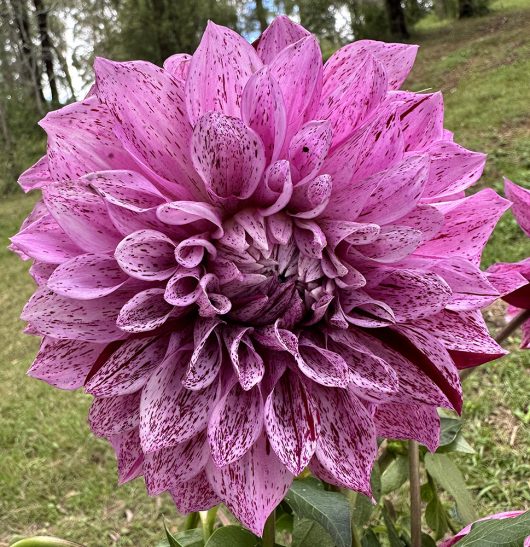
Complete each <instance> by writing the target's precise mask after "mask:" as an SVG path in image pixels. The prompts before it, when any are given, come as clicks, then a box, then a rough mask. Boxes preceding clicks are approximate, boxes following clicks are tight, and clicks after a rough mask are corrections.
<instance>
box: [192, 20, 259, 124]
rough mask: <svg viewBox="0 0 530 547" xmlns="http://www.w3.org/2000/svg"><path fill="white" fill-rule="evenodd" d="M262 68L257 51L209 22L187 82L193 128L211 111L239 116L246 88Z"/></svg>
mask: <svg viewBox="0 0 530 547" xmlns="http://www.w3.org/2000/svg"><path fill="white" fill-rule="evenodd" d="M261 66H262V62H261V61H260V59H259V57H258V56H257V54H256V51H255V50H254V48H253V47H252V46H251V45H250V44H249V43H248V42H247V41H246V40H245V39H244V38H243V37H241V36H239V34H236V33H235V32H234V31H233V30H230V29H228V28H226V27H223V26H220V25H216V24H215V23H212V22H211V21H209V22H208V25H207V27H206V30H205V31H204V34H203V36H202V40H201V43H200V44H199V47H198V48H197V50H196V51H195V53H194V54H193V57H192V59H191V64H190V68H189V74H188V78H187V80H186V108H187V110H188V115H189V118H190V120H191V123H192V124H193V125H195V124H196V123H197V121H198V120H199V118H200V117H201V116H202V115H203V114H205V113H206V112H211V111H217V112H223V113H224V114H227V115H228V116H239V112H240V107H241V96H242V94H243V89H244V87H245V84H246V83H247V81H248V79H249V78H250V76H252V74H253V73H254V72H256V71H257V70H259V69H260V68H261ZM205 82H208V84H207V85H205Z"/></svg>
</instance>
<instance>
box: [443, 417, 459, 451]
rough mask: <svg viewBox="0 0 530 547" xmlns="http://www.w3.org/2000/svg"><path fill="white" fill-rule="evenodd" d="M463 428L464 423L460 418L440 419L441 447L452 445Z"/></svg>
mask: <svg viewBox="0 0 530 547" xmlns="http://www.w3.org/2000/svg"><path fill="white" fill-rule="evenodd" d="M461 427H462V422H461V421H460V419H459V418H449V417H445V416H442V417H441V418H440V446H446V445H448V444H451V443H452V442H453V441H454V440H455V439H456V436H457V435H458V433H459V432H460V428H461Z"/></svg>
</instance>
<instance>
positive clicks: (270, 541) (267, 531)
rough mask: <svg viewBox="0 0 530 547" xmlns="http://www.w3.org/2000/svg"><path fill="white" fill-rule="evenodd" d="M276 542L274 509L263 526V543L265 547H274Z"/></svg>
mask: <svg viewBox="0 0 530 547" xmlns="http://www.w3.org/2000/svg"><path fill="white" fill-rule="evenodd" d="M275 543H276V511H273V512H272V513H271V514H270V515H269V518H268V519H267V520H266V522H265V527H264V528H263V539H262V540H261V544H262V546H263V547H274V544H275Z"/></svg>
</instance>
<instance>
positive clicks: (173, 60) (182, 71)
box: [163, 53, 191, 81]
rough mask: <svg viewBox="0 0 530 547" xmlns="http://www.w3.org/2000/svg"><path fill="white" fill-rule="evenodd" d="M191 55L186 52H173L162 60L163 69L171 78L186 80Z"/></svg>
mask: <svg viewBox="0 0 530 547" xmlns="http://www.w3.org/2000/svg"><path fill="white" fill-rule="evenodd" d="M190 63H191V55H188V54H187V53H175V55H171V57H168V58H167V59H166V60H165V61H164V65H163V66H164V70H167V71H168V72H169V73H170V74H171V76H173V78H177V79H179V80H183V81H186V78H187V77H188V72H189V69H190Z"/></svg>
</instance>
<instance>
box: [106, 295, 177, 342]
mask: <svg viewBox="0 0 530 547" xmlns="http://www.w3.org/2000/svg"><path fill="white" fill-rule="evenodd" d="M172 311H173V306H172V305H171V304H168V303H167V302H166V300H164V289H157V288H152V289H146V290H145V291H141V292H139V293H137V294H135V295H134V296H133V297H132V298H131V299H130V300H129V301H128V302H126V303H125V305H124V306H123V308H122V309H121V310H120V313H119V315H118V318H117V319H116V324H117V325H118V327H120V329H122V330H124V331H126V332H147V331H150V330H154V329H156V328H157V327H160V326H161V325H163V324H164V323H165V322H166V320H167V319H168V318H169V316H170V315H171V312H172Z"/></svg>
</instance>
